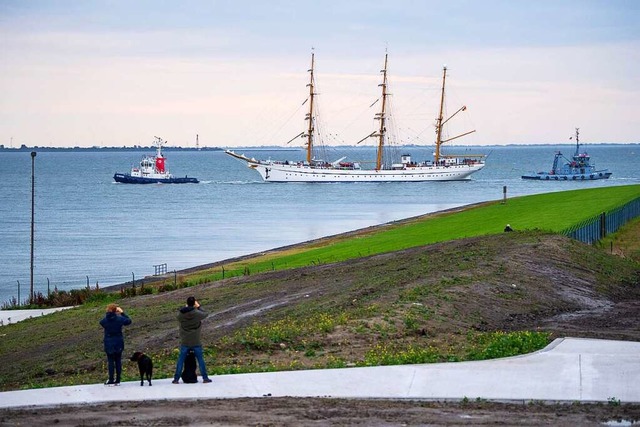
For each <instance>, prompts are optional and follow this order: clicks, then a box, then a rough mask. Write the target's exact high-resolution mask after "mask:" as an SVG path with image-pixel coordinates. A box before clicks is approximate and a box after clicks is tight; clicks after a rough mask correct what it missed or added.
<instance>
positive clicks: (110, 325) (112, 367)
mask: <svg viewBox="0 0 640 427" xmlns="http://www.w3.org/2000/svg"><path fill="white" fill-rule="evenodd" d="M130 324H131V319H130V318H129V316H127V315H126V314H125V313H124V311H123V310H122V309H121V308H120V307H118V305H117V304H109V305H108V306H107V314H105V316H104V318H103V319H102V320H101V321H100V325H101V326H102V327H103V328H104V352H105V353H107V365H108V367H109V380H108V381H107V382H106V383H105V385H120V374H121V373H122V351H123V350H124V336H123V334H122V327H123V326H126V325H130ZM114 371H115V380H114V378H113V374H114Z"/></svg>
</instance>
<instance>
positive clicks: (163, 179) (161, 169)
mask: <svg viewBox="0 0 640 427" xmlns="http://www.w3.org/2000/svg"><path fill="white" fill-rule="evenodd" d="M155 138H156V140H155V145H156V155H155V157H151V156H145V157H143V159H142V160H141V161H140V166H139V167H137V168H136V167H134V168H131V173H116V174H115V175H113V179H114V180H115V181H116V182H120V183H123V184H197V183H198V182H199V181H198V179H197V178H190V177H188V176H185V177H184V178H182V177H175V176H173V175H171V174H170V173H169V171H167V170H166V169H165V160H166V158H165V157H164V156H163V155H162V146H163V145H165V144H166V143H167V142H166V141H163V140H162V138H159V137H157V136H156V137H155Z"/></svg>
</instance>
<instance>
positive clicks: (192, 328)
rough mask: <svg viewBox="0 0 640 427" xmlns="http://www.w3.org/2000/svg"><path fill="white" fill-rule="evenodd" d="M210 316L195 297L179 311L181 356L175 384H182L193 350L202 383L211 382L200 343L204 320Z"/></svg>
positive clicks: (174, 377) (174, 376)
mask: <svg viewBox="0 0 640 427" xmlns="http://www.w3.org/2000/svg"><path fill="white" fill-rule="evenodd" d="M208 315H209V313H207V312H206V311H204V310H203V309H202V307H200V303H199V302H198V301H196V298H195V297H189V298H187V305H186V306H184V307H182V308H181V309H180V311H178V316H177V319H178V323H179V325H180V355H179V356H178V362H177V363H176V372H175V374H174V375H173V384H179V383H180V374H181V372H182V367H183V366H184V360H185V359H186V357H187V353H188V352H189V350H193V352H194V354H195V356H196V359H197V360H198V367H199V368H200V375H202V382H203V383H210V382H211V380H210V379H209V376H208V375H207V367H206V365H205V363H204V356H203V354H202V342H201V341H200V330H201V328H202V320H203V319H205V318H206V317H207V316H208Z"/></svg>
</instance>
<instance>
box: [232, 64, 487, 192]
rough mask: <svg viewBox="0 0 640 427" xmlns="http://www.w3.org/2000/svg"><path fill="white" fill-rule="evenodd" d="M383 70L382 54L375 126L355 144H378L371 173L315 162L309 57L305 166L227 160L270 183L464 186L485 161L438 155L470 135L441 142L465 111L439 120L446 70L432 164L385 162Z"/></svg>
mask: <svg viewBox="0 0 640 427" xmlns="http://www.w3.org/2000/svg"><path fill="white" fill-rule="evenodd" d="M387 64H388V55H387V54H385V59H384V68H383V69H382V70H381V73H382V83H381V84H380V85H379V86H380V87H381V88H382V96H381V103H380V105H381V106H380V111H379V112H378V113H376V115H375V119H376V120H378V121H379V126H378V128H377V129H376V130H375V131H373V132H372V133H371V134H370V135H367V136H366V137H365V138H363V139H362V140H360V141H359V142H358V144H359V143H360V142H362V141H364V140H366V139H368V138H370V137H374V138H377V141H378V143H377V147H376V161H375V168H374V169H363V168H362V167H361V165H360V163H358V162H345V161H344V160H345V158H344V157H343V158H340V159H338V160H335V161H332V162H328V161H325V160H319V159H316V158H315V157H314V148H315V147H314V145H315V141H314V135H315V134H316V129H315V121H316V117H315V111H314V107H315V96H316V95H317V94H316V93H315V80H314V68H315V56H314V54H313V53H312V54H311V68H310V69H309V73H310V81H309V84H308V85H307V86H308V87H309V98H308V102H309V110H308V113H307V114H306V118H305V119H306V120H308V125H307V130H306V133H304V132H303V133H301V134H299V135H297V136H296V138H297V137H299V136H303V137H305V138H306V143H305V146H306V147H305V148H306V160H305V161H299V162H291V161H275V160H256V159H254V158H248V157H246V156H244V155H242V154H237V153H235V152H233V151H231V150H226V151H225V153H227V154H228V155H230V156H232V157H234V158H236V159H239V160H242V161H244V162H246V163H247V166H248V167H249V168H251V169H253V170H255V171H257V172H258V173H259V174H260V176H261V177H262V179H263V180H265V181H272V182H384V181H399V182H405V181H454V180H465V179H468V178H469V176H470V175H471V174H472V173H474V172H477V171H479V170H480V169H482V168H483V167H484V165H485V163H484V158H485V156H484V155H481V154H478V155H465V156H452V155H443V154H442V153H441V146H442V144H444V143H447V142H449V141H452V140H455V139H458V138H461V137H463V136H465V135H468V134H470V133H473V132H475V131H473V130H472V131H469V132H465V133H463V134H461V135H458V136H454V137H452V138H447V139H443V128H444V126H445V124H446V123H447V122H448V121H449V120H451V119H452V118H453V117H454V116H455V115H457V114H458V113H460V112H461V111H464V110H465V109H466V107H465V106H463V107H461V108H460V109H458V110H457V111H456V112H455V113H454V114H453V115H451V116H450V117H448V118H446V119H445V118H444V101H445V84H446V77H447V68H446V67H445V68H444V69H443V75H442V91H441V99H440V112H439V115H438V118H437V121H436V141H435V153H434V157H433V160H425V161H422V162H414V161H413V160H412V159H411V156H410V155H409V154H403V155H402V156H401V157H400V159H386V158H385V145H386V144H387V140H388V138H387V119H388V111H387V109H388V102H387V97H388V96H389V94H388V92H387V87H388V81H387Z"/></svg>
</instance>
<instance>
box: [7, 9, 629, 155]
mask: <svg viewBox="0 0 640 427" xmlns="http://www.w3.org/2000/svg"><path fill="white" fill-rule="evenodd" d="M312 48H313V49H314V52H315V56H316V81H317V84H318V88H317V91H318V93H319V97H318V103H319V104H318V105H319V106H320V112H321V114H322V124H323V127H324V128H325V130H326V131H327V132H328V133H330V134H331V135H332V138H333V141H334V142H335V143H344V144H350V143H354V142H356V141H358V140H359V139H361V138H362V137H363V136H364V135H366V134H368V133H370V132H371V131H372V130H373V129H374V127H375V125H376V123H375V122H374V120H373V117H374V114H375V112H376V110H375V109H376V108H378V106H377V105H376V106H374V107H373V108H369V106H370V105H371V104H372V103H373V102H374V101H375V100H376V99H377V98H378V97H379V91H380V88H379V87H378V84H379V82H380V69H381V68H382V66H383V60H384V54H385V50H386V51H387V52H388V53H389V80H390V91H391V93H392V97H391V99H392V104H393V107H394V110H393V111H394V117H395V118H396V120H397V123H398V127H399V128H400V132H401V133H403V134H405V135H409V137H408V139H404V140H403V141H407V142H412V143H424V144H431V143H432V142H433V122H434V119H435V117H436V115H437V107H438V103H439V93H438V91H439V85H440V84H441V78H442V67H443V65H445V64H446V66H447V67H448V70H449V71H448V77H447V87H448V91H447V94H448V95H449V96H448V98H447V103H448V105H449V108H450V109H451V111H455V109H457V107H458V106H461V105H463V104H465V105H467V107H468V110H467V112H468V117H467V118H465V119H464V120H465V122H464V124H461V125H460V126H461V129H462V128H464V127H465V126H466V127H473V128H475V129H476V133H475V134H474V135H473V136H472V137H473V138H472V140H471V141H470V143H472V144H474V145H496V144H497V145H502V144H530V143H557V142H562V143H565V142H566V143H568V142H569V141H568V138H569V136H571V135H572V134H573V133H574V128H576V127H579V128H580V129H581V140H582V141H584V142H591V143H595V142H621V143H628V142H640V119H639V117H638V116H639V115H640V1H635V0H626V1H625V0H601V1H589V0H582V1H568V0H567V1H562V0H538V1H519V0H505V1H501V0H491V1H481V0H468V1H463V0H449V1H446V2H445V1H441V0H440V1H431V0H423V1H418V0H416V1H410V0H395V1H389V0H387V1H379V0H369V1H365V0H355V1H353V0H335V1H333V0H329V1H320V0H318V1H308V0H282V1H278V0H270V1H258V0H256V1H247V0H230V1H215V0H210V1H204V0H191V1H159V0H147V1H135V0H127V1H120V0H112V1H107V0H105V1H94V0H87V1H81V0H76V1H70V0H57V1H55V0H47V1H44V0H30V1H23V0H0V144H3V145H5V146H13V147H17V146H20V145H22V144H26V145H28V146H34V145H38V146H93V145H100V146H102V145H104V146H124V145H126V146H131V145H135V144H143V145H149V144H150V143H152V141H153V136H154V135H158V136H161V137H163V138H164V139H166V140H168V141H169V143H170V144H172V145H183V146H193V145H194V144H195V138H196V134H198V135H199V139H200V144H201V145H202V146H255V145H282V144H284V143H286V142H287V140H289V139H290V138H291V137H293V136H295V135H296V134H297V133H299V132H301V131H302V130H304V128H305V123H304V108H306V106H305V107H301V104H302V102H303V101H304V100H305V97H306V94H307V92H308V89H307V88H306V84H307V82H308V73H307V70H308V68H309V65H310V56H311V51H312ZM449 89H450V90H449ZM462 130H466V129H462ZM405 138H407V137H405ZM292 144H297V142H294V143H292Z"/></svg>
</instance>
